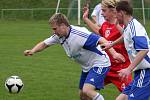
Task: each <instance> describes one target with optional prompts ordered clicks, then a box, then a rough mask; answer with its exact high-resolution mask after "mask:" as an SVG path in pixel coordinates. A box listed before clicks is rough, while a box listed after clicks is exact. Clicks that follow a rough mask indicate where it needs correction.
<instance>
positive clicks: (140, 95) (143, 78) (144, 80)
mask: <svg viewBox="0 0 150 100" xmlns="http://www.w3.org/2000/svg"><path fill="white" fill-rule="evenodd" d="M123 93H124V94H126V95H128V100H150V68H148V69H142V70H137V71H135V72H134V80H133V81H132V82H131V83H130V84H129V85H128V86H127V87H126V88H125V89H124V91H123Z"/></svg>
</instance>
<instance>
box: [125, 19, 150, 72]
mask: <svg viewBox="0 0 150 100" xmlns="http://www.w3.org/2000/svg"><path fill="white" fill-rule="evenodd" d="M123 36H124V43H125V47H126V49H127V52H128V55H129V58H130V61H131V62H132V61H133V60H134V59H135V57H136V55H137V53H138V52H139V51H141V50H147V49H149V46H150V45H149V37H148V35H147V33H146V31H145V28H144V27H143V26H142V25H141V24H140V23H139V22H138V21H137V20H136V19H132V20H131V21H130V22H129V24H128V25H127V27H126V28H125V29H124V34H123ZM146 68H150V52H148V54H147V55H146V56H145V57H144V59H143V60H142V61H141V62H140V63H139V64H138V65H137V66H136V68H135V69H134V70H138V69H146Z"/></svg>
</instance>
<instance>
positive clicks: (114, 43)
mask: <svg viewBox="0 0 150 100" xmlns="http://www.w3.org/2000/svg"><path fill="white" fill-rule="evenodd" d="M122 42H123V35H122V36H120V37H119V38H118V39H117V40H115V41H107V42H106V43H103V44H101V46H102V47H103V50H107V49H109V48H111V47H113V46H114V45H116V44H118V43H122Z"/></svg>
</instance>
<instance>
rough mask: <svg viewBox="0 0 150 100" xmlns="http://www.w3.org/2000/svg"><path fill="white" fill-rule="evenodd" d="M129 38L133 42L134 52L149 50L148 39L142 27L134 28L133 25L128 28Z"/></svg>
mask: <svg viewBox="0 0 150 100" xmlns="http://www.w3.org/2000/svg"><path fill="white" fill-rule="evenodd" d="M130 30H131V33H132V34H131V37H132V40H133V41H134V48H135V49H136V50H145V49H149V38H148V36H147V32H146V30H145V28H144V27H143V26H138V25H137V26H135V25H134V24H133V25H131V26H130Z"/></svg>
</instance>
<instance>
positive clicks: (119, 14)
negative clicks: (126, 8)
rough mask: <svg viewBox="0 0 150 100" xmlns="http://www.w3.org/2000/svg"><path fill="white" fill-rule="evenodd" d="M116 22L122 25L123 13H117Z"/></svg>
mask: <svg viewBox="0 0 150 100" xmlns="http://www.w3.org/2000/svg"><path fill="white" fill-rule="evenodd" d="M117 20H118V21H119V23H123V13H122V12H121V11H117Z"/></svg>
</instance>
